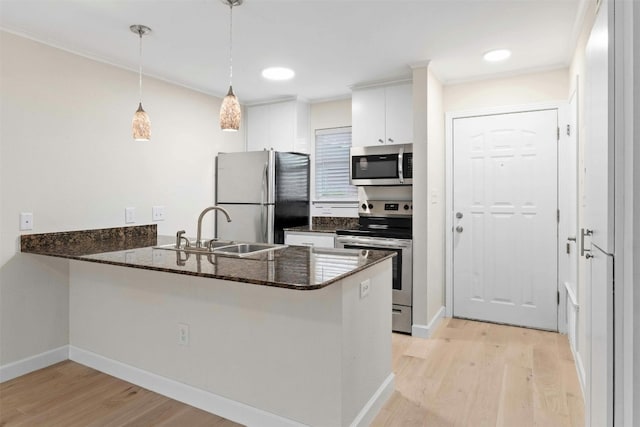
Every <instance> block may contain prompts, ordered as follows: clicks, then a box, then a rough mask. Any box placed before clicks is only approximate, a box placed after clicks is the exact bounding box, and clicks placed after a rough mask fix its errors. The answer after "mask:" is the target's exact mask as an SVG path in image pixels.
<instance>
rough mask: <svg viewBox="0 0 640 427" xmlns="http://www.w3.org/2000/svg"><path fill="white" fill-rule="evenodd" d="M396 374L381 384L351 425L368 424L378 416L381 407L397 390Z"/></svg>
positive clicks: (356, 426) (357, 426)
mask: <svg viewBox="0 0 640 427" xmlns="http://www.w3.org/2000/svg"><path fill="white" fill-rule="evenodd" d="M394 378H395V375H394V374H393V373H391V374H389V376H388V377H387V378H386V379H385V380H384V381H383V382H382V384H380V387H378V390H376V392H375V393H374V394H373V396H371V399H369V401H368V402H367V403H366V404H365V405H364V407H363V408H362V410H361V411H360V413H359V414H358V416H356V418H355V419H354V420H353V422H352V423H351V427H360V426H368V425H370V424H371V422H372V421H373V419H374V418H375V417H376V415H377V414H378V412H380V409H382V407H383V406H384V404H385V403H386V402H387V400H388V399H389V398H390V397H391V395H392V394H393V391H394V390H395V382H394Z"/></svg>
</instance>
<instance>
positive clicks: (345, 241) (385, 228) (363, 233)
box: [336, 200, 413, 334]
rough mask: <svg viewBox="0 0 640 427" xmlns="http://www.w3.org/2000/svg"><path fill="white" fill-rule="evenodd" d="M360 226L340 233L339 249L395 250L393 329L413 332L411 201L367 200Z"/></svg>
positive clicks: (361, 215)
mask: <svg viewBox="0 0 640 427" xmlns="http://www.w3.org/2000/svg"><path fill="white" fill-rule="evenodd" d="M358 211H359V220H358V222H359V227H358V228H356V229H345V230H336V233H337V235H338V238H337V240H336V243H337V244H336V246H337V247H339V248H353V249H378V250H387V251H395V252H396V254H397V256H395V257H394V258H393V281H392V286H393V291H392V295H393V306H392V307H391V313H392V329H393V330H394V331H396V332H404V333H407V334H410V333H411V325H412V292H413V271H412V270H413V241H412V227H411V221H412V214H413V204H412V202H411V201H406V200H405V201H398V200H367V201H364V202H363V203H362V204H361V205H360V207H359V210H358Z"/></svg>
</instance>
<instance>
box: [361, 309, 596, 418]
mask: <svg viewBox="0 0 640 427" xmlns="http://www.w3.org/2000/svg"><path fill="white" fill-rule="evenodd" d="M393 371H394V373H395V374H396V387H395V388H396V391H395V392H394V393H393V395H392V397H391V399H389V401H388V402H387V404H386V405H385V406H384V407H383V409H382V410H381V412H380V413H379V414H378V416H377V417H376V418H375V420H374V422H373V424H372V426H376V427H380V426H428V427H436V426H474V427H475V426H478V427H479V426H491V427H493V426H504V427H509V426H519V427H526V426H545V427H555V426H580V427H582V426H584V404H583V399H582V391H581V390H580V383H579V381H578V376H577V373H576V368H575V364H574V361H573V355H572V354H571V349H570V348H569V342H568V340H567V337H566V335H560V334H557V333H554V332H545V331H538V330H532V329H525V328H519V327H513V326H505V325H496V324H491V323H483V322H474V321H469V320H463V319H444V320H443V321H442V324H441V325H440V326H439V327H438V329H437V330H436V331H435V332H434V335H433V336H432V338H430V339H428V340H423V339H419V338H412V337H410V336H406V335H400V334H393Z"/></svg>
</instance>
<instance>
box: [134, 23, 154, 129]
mask: <svg viewBox="0 0 640 427" xmlns="http://www.w3.org/2000/svg"><path fill="white" fill-rule="evenodd" d="M129 29H130V30H131V32H132V33H135V34H137V35H138V36H139V37H140V46H139V56H138V89H139V102H138V109H137V110H136V112H135V113H134V114H133V121H132V123H131V128H132V131H133V139H134V140H136V141H149V140H150V139H151V121H150V120H149V115H148V114H147V112H146V111H144V109H143V108H142V36H144V35H145V34H149V33H150V32H151V28H149V27H147V26H145V25H132V26H130V27H129Z"/></svg>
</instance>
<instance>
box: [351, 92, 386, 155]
mask: <svg viewBox="0 0 640 427" xmlns="http://www.w3.org/2000/svg"><path fill="white" fill-rule="evenodd" d="M384 98H385V94H384V88H382V87H377V88H369V89H359V90H354V91H353V96H352V101H351V115H352V118H351V120H352V124H353V128H352V135H351V141H352V142H351V145H352V146H354V147H363V146H367V145H379V144H382V143H384V141H385V140H386V138H385V106H384V104H385V101H384Z"/></svg>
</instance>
